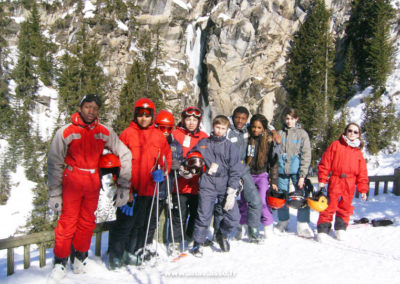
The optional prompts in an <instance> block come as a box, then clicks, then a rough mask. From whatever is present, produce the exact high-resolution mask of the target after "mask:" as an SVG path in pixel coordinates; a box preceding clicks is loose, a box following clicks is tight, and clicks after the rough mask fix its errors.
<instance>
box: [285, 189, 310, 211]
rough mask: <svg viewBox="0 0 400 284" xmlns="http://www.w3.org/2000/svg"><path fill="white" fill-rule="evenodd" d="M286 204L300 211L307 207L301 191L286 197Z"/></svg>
mask: <svg viewBox="0 0 400 284" xmlns="http://www.w3.org/2000/svg"><path fill="white" fill-rule="evenodd" d="M287 204H288V206H289V207H291V208H293V209H300V208H304V207H306V206H307V201H306V198H305V197H304V192H303V191H302V190H299V189H297V190H295V191H293V192H291V193H289V195H288V201H287Z"/></svg>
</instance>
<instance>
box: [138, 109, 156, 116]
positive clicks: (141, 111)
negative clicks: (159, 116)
mask: <svg viewBox="0 0 400 284" xmlns="http://www.w3.org/2000/svg"><path fill="white" fill-rule="evenodd" d="M142 116H145V117H151V116H152V115H151V110H150V109H146V108H140V109H138V110H137V111H136V117H142Z"/></svg>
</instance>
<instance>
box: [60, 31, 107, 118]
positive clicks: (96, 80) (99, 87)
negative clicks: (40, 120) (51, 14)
mask: <svg viewBox="0 0 400 284" xmlns="http://www.w3.org/2000/svg"><path fill="white" fill-rule="evenodd" d="M100 55H101V54H100V48H99V47H98V45H97V43H96V42H95V40H92V41H89V35H88V34H87V29H86V24H85V23H83V24H82V26H81V28H80V30H79V32H78V33H77V37H76V43H75V44H74V45H72V46H70V47H69V48H68V51H67V52H66V53H65V54H64V56H63V57H62V59H61V68H60V70H59V76H58V79H57V82H58V90H59V95H60V105H59V107H60V109H61V110H62V111H64V113H65V114H66V119H67V120H69V115H70V114H72V113H74V112H75V111H76V110H77V107H78V104H79V101H80V100H81V98H82V97H83V96H84V95H87V94H95V95H98V96H99V97H100V98H101V100H102V101H104V98H105V94H106V92H107V80H108V78H107V77H106V76H105V75H104V72H103V70H102V68H101V67H100V66H99V65H98V63H99V62H100V59H101V58H100ZM102 108H103V107H102ZM102 112H103V113H105V110H104V108H103V111H102Z"/></svg>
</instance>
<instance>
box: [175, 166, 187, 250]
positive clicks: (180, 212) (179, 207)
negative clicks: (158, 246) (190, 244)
mask: <svg viewBox="0 0 400 284" xmlns="http://www.w3.org/2000/svg"><path fill="white" fill-rule="evenodd" d="M174 175H175V183H176V197H177V200H178V211H179V219H180V221H181V233H182V244H183V245H182V250H183V249H184V247H185V233H184V232H183V220H182V210H181V201H180V198H179V186H178V177H177V175H176V170H174ZM185 223H186V222H185ZM182 250H181V252H182Z"/></svg>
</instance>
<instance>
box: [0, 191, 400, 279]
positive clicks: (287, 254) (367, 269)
mask: <svg viewBox="0 0 400 284" xmlns="http://www.w3.org/2000/svg"><path fill="white" fill-rule="evenodd" d="M354 206H355V213H354V215H353V217H352V219H359V218H361V217H367V218H369V219H370V220H371V219H374V218H383V217H388V218H392V219H393V220H394V222H395V223H394V225H392V226H388V227H375V228H374V227H362V228H350V229H349V230H348V235H347V237H348V238H347V240H346V241H337V240H335V239H333V238H332V240H331V241H330V242H329V243H326V244H321V243H318V242H316V241H315V240H310V239H303V238H300V237H298V236H297V235H296V234H295V231H296V221H295V219H296V218H295V215H294V214H295V211H291V219H290V225H289V232H288V233H286V234H285V235H283V236H278V235H274V236H273V238H271V239H268V240H267V241H266V242H265V243H264V244H263V245H255V244H250V243H247V242H246V237H245V238H244V240H242V241H231V251H230V252H229V253H221V252H219V247H218V245H216V247H215V248H214V250H213V249H212V248H206V249H205V252H204V256H203V258H196V257H194V256H192V255H190V254H189V255H188V256H187V257H185V258H183V259H181V260H179V261H178V262H175V263H174V262H171V261H170V260H168V259H167V258H166V256H165V250H164V248H163V247H161V248H160V246H161V245H160V246H159V251H160V260H159V262H158V263H157V265H156V266H155V267H146V268H143V269H140V270H139V269H137V268H136V267H134V266H129V267H126V268H123V269H120V270H117V271H109V270H107V268H106V265H105V261H106V257H105V255H106V250H107V242H108V240H107V238H108V234H107V233H104V234H103V239H102V255H103V257H102V258H100V257H95V256H94V239H93V240H92V247H91V250H90V254H89V258H90V270H89V272H88V273H87V274H85V275H75V274H73V273H72V271H70V270H68V272H67V276H66V278H64V279H63V280H62V281H61V282H60V283H96V284H102V283H104V284H106V283H107V284H108V283H122V282H120V281H123V283H185V284H188V283H199V282H201V283H205V282H207V283H267V282H268V283H285V284H286V283H363V284H365V283H400V242H399V240H400V226H399V223H400V216H399V208H400V197H399V196H394V195H393V194H391V193H389V194H382V193H381V194H380V195H378V196H376V197H370V199H369V200H368V201H367V202H362V201H360V200H355V201H354ZM317 219H318V214H317V213H316V212H312V214H311V226H312V227H313V228H314V229H315V226H316V221H317ZM333 235H334V234H332V236H333ZM6 256H7V252H6V250H2V251H0V282H1V283H10V284H11V283H35V284H36V283H46V281H47V277H48V275H49V273H50V271H51V269H52V265H51V262H52V257H53V255H52V250H51V249H48V250H47V261H46V262H47V265H46V266H45V267H43V268H39V260H38V258H39V256H38V251H37V250H32V251H31V257H32V259H33V262H32V264H31V268H29V269H28V270H24V269H23V259H22V257H23V248H19V249H17V250H16V253H15V260H16V261H15V263H16V272H15V274H14V275H11V276H9V277H7V276H6V274H7V269H6Z"/></svg>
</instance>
